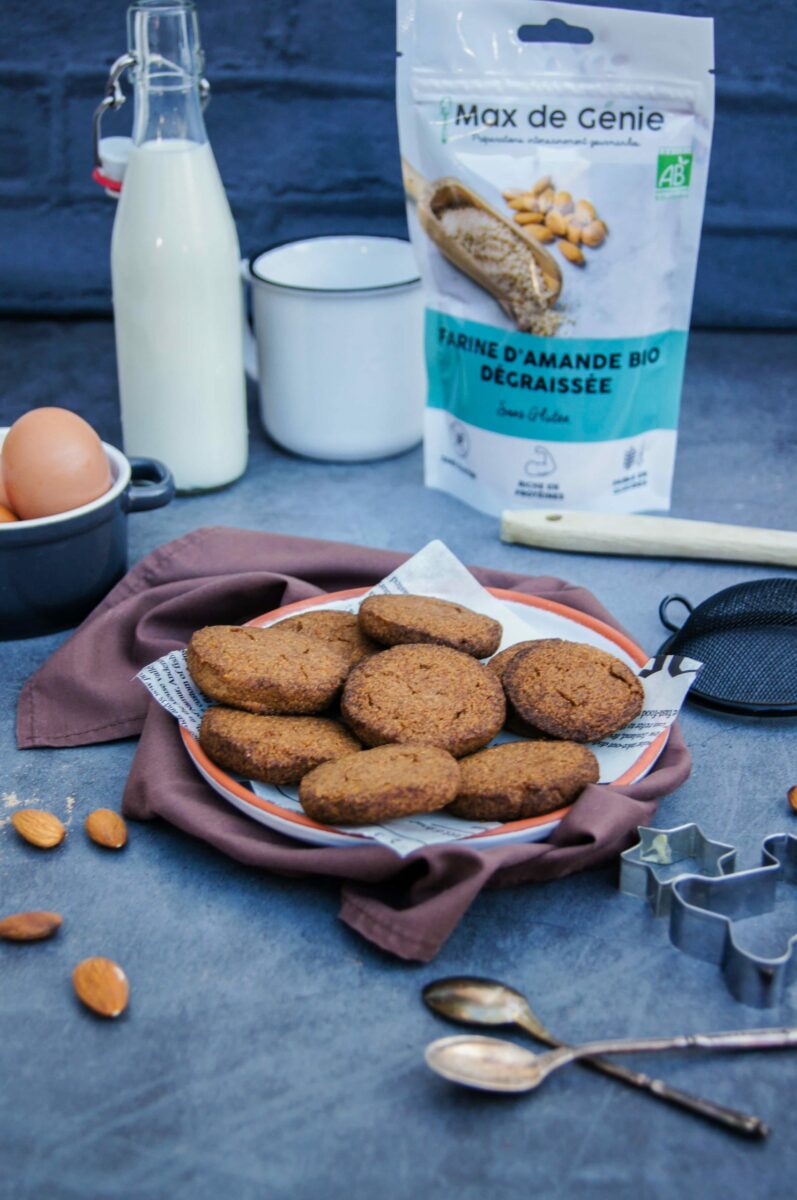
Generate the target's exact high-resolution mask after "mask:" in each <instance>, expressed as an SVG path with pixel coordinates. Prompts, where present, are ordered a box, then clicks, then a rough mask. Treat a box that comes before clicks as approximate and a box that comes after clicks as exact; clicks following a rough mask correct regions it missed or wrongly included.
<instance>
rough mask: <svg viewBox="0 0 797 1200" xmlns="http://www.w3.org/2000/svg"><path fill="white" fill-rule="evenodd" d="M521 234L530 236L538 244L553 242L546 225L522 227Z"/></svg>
mask: <svg viewBox="0 0 797 1200" xmlns="http://www.w3.org/2000/svg"><path fill="white" fill-rule="evenodd" d="M523 232H524V233H528V234H530V235H531V236H532V237H533V238H534V239H535V240H536V241H538V242H552V241H553V234H552V233H551V231H550V229H549V228H548V226H547V225H524V226H523Z"/></svg>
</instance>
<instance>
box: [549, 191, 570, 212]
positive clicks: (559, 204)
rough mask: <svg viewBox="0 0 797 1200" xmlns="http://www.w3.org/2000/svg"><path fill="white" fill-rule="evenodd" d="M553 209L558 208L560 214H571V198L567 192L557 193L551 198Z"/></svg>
mask: <svg viewBox="0 0 797 1200" xmlns="http://www.w3.org/2000/svg"><path fill="white" fill-rule="evenodd" d="M553 203H554V208H558V209H559V212H560V213H571V212H572V211H573V197H572V196H571V195H570V193H569V192H557V193H556V195H555V196H554V198H553Z"/></svg>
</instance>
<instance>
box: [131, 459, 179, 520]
mask: <svg viewBox="0 0 797 1200" xmlns="http://www.w3.org/2000/svg"><path fill="white" fill-rule="evenodd" d="M128 461H129V462H130V486H129V487H128V489H127V493H126V507H127V511H128V512H145V511H146V509H148V508H163V506H164V504H168V503H169V501H170V500H172V499H173V498H174V477H173V475H172V473H171V471H170V470H169V468H168V467H167V466H165V465H164V464H163V463H162V462H158V460H157V458H131V459H129V460H128Z"/></svg>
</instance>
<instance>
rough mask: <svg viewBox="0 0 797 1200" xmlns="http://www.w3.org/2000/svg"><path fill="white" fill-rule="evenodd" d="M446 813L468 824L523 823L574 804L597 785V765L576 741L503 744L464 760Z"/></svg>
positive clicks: (591, 754)
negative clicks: (479, 822) (530, 818)
mask: <svg viewBox="0 0 797 1200" xmlns="http://www.w3.org/2000/svg"><path fill="white" fill-rule="evenodd" d="M459 768H460V772H459V775H460V779H459V791H458V792H457V798H456V800H455V801H454V803H453V804H451V805H449V808H448V811H449V812H450V813H451V814H452V815H453V816H455V817H463V818H464V819H465V820H467V821H520V820H522V819H524V818H526V817H540V816H542V815H543V814H544V813H549V812H553V811H554V809H557V808H563V807H564V806H565V805H566V804H572V803H573V801H574V800H575V799H576V798H577V797H578V796H579V794H580V793H581V792H582V791H583V789H584V788H585V787H586V785H587V784H588V783H597V782H598V776H599V770H598V760H597V759H596V757H595V755H594V754H593V753H592V751H591V750H588V749H587V747H586V746H579V745H576V743H575V742H505V743H504V744H503V745H501V746H491V747H490V748H489V749H488V750H480V751H479V753H478V754H472V755H470V757H469V758H463V759H460V763H459Z"/></svg>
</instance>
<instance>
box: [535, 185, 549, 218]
mask: <svg viewBox="0 0 797 1200" xmlns="http://www.w3.org/2000/svg"><path fill="white" fill-rule="evenodd" d="M537 203H538V205H539V206H540V212H541V213H547V211H548V209H549V208H551V207H552V206H553V188H552V187H547V188H546V189H545V191H544V192H540V194H539V196H538V197H537Z"/></svg>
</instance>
